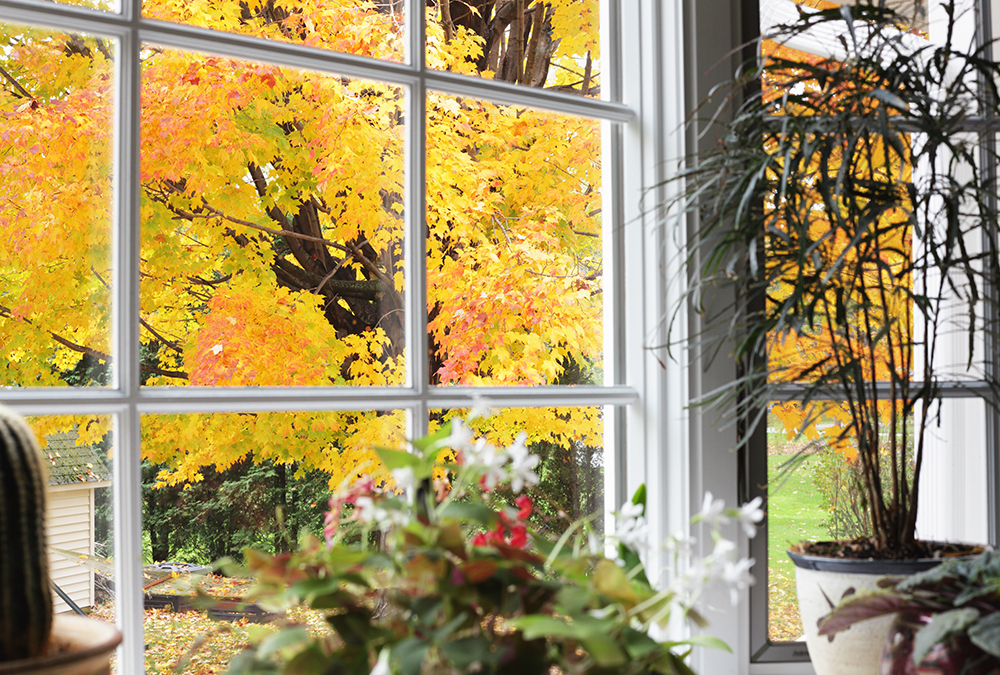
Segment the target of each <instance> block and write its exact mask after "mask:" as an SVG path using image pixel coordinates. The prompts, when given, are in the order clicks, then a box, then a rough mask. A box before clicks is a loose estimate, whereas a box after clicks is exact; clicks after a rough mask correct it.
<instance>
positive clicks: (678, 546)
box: [666, 531, 698, 555]
mask: <svg viewBox="0 0 1000 675" xmlns="http://www.w3.org/2000/svg"><path fill="white" fill-rule="evenodd" d="M696 543H698V540H697V539H695V538H694V537H691V536H689V535H688V534H687V533H686V532H683V531H679V532H677V533H675V534H672V535H670V536H669V537H668V538H667V541H666V548H667V551H672V552H676V553H678V554H679V555H690V554H691V553H692V551H694V545H695V544H696Z"/></svg>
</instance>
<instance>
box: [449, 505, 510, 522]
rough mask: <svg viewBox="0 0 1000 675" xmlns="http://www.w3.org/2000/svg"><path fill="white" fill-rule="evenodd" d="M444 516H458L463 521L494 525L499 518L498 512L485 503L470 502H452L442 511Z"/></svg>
mask: <svg viewBox="0 0 1000 675" xmlns="http://www.w3.org/2000/svg"><path fill="white" fill-rule="evenodd" d="M441 516H442V517H447V518H458V519H459V520H463V521H469V520H471V521H474V522H477V523H480V524H481V525H485V526H487V527H492V526H493V524H494V523H495V522H496V520H497V514H496V512H495V511H494V510H493V509H491V508H490V507H488V506H486V505H485V504H468V503H463V502H450V503H449V504H448V505H447V506H445V507H444V510H443V511H442V512H441Z"/></svg>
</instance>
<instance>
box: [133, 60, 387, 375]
mask: <svg viewBox="0 0 1000 675" xmlns="http://www.w3.org/2000/svg"><path fill="white" fill-rule="evenodd" d="M402 106H403V92H402V91H401V90H400V89H398V88H395V87H390V86H387V85H384V84H380V83H375V82H366V81H361V80H356V79H349V78H342V77H336V76H330V75H319V74H316V73H304V72H300V71H295V70H290V69H286V68H278V67H275V66H266V65H261V64H256V63H249V62H244V61H235V60H230V59H222V58H215V57H206V56H202V55H197V54H190V53H187V52H180V51H173V50H168V49H160V48H153V47H149V48H147V50H146V54H145V58H144V60H143V118H142V125H143V126H142V128H143V147H142V162H143V175H142V196H143V203H142V206H143V223H142V225H143V226H142V256H143V257H142V289H141V290H142V294H141V298H142V320H143V332H142V345H143V368H144V370H145V371H146V372H147V373H149V374H150V375H151V379H150V380H148V381H147V384H158V385H178V384H185V383H191V384H196V385H234V386H235V385H243V386H261V385H271V386H283V385H289V386H305V385H331V384H353V385H399V384H402V383H403V382H404V381H405V372H404V368H405V364H404V360H403V359H404V344H403V260H402V246H403V198H402V195H403V126H402V121H401V120H402Z"/></svg>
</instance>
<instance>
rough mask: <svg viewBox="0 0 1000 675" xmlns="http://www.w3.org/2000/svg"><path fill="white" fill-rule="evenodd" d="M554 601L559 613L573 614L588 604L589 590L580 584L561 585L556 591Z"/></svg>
mask: <svg viewBox="0 0 1000 675" xmlns="http://www.w3.org/2000/svg"><path fill="white" fill-rule="evenodd" d="M556 602H557V603H558V604H559V612H560V613H561V614H565V615H567V616H575V615H577V614H579V613H580V612H582V611H583V610H584V609H586V607H587V606H588V605H589V603H590V591H588V590H587V589H586V588H581V587H580V586H563V587H562V588H560V589H559V590H558V591H557V592H556Z"/></svg>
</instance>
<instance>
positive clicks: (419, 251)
mask: <svg viewBox="0 0 1000 675" xmlns="http://www.w3.org/2000/svg"><path fill="white" fill-rule="evenodd" d="M406 10H407V14H406V16H407V31H406V34H407V39H408V44H407V46H408V55H409V61H410V64H411V66H412V67H413V68H414V69H415V70H416V71H417V75H418V77H417V78H416V80H415V81H414V83H413V85H411V86H410V88H409V89H408V91H407V102H406V106H407V107H406V123H407V126H406V139H407V145H406V177H405V181H406V184H405V191H406V198H405V203H406V234H405V246H406V261H405V267H404V270H405V271H404V277H405V284H406V289H407V292H406V300H405V311H406V331H407V335H406V343H407V353H408V354H409V358H407V367H408V371H409V386H410V387H411V388H412V389H413V390H414V391H415V393H416V395H417V402H416V405H415V406H414V407H413V408H411V409H410V416H409V423H408V426H409V428H408V430H407V431H408V433H409V435H410V438H418V437H420V436H423V435H424V434H426V433H427V423H428V419H427V417H428V414H427V390H428V384H429V382H430V377H429V375H430V374H429V373H428V372H427V370H428V361H427V357H426V355H427V350H428V339H427V258H426V251H427V242H426V239H425V237H426V236H427V234H426V233H427V226H426V223H425V220H426V186H427V180H426V176H427V173H426V172H427V153H426V151H425V148H426V143H427V129H426V123H427V84H426V78H425V70H426V65H425V59H424V42H425V39H424V34H425V28H426V27H425V25H424V22H425V19H424V8H423V2H417V1H416V0H411V1H410V2H409V4H408V5H407V7H406Z"/></svg>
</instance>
